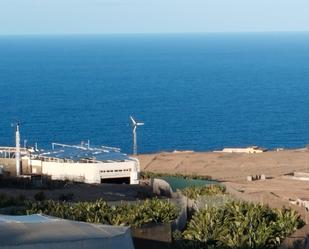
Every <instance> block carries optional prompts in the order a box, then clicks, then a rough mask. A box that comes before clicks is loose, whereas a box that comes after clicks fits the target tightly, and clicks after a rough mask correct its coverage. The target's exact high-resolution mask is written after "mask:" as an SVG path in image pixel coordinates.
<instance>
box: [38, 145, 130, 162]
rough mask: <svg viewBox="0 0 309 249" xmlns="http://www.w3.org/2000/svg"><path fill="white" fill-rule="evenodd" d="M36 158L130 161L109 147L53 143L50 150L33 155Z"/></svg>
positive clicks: (118, 151) (115, 149)
mask: <svg viewBox="0 0 309 249" xmlns="http://www.w3.org/2000/svg"><path fill="white" fill-rule="evenodd" d="M33 155H34V156H38V157H52V158H57V159H67V160H73V161H80V160H83V159H86V160H87V159H89V160H94V161H131V160H133V159H132V158H130V157H129V156H128V155H126V154H124V153H121V152H120V149H117V148H111V147H104V146H102V147H99V148H95V147H89V146H84V145H66V144H56V143H53V149H52V150H41V151H38V152H35V153H33Z"/></svg>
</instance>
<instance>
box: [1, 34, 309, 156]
mask: <svg viewBox="0 0 309 249" xmlns="http://www.w3.org/2000/svg"><path fill="white" fill-rule="evenodd" d="M130 115H133V116H134V117H136V119H137V120H139V121H144V122H145V126H143V127H140V128H139V129H138V150H139V152H141V153H147V152H158V151H172V150H175V149H176V150H196V151H206V150H214V149H222V148H223V147H227V146H248V145H259V146H263V147H266V148H276V147H288V148H294V147H302V146H304V145H306V144H309V33H264V34H263V33H259V34H258V33H256V34H254V33H251V34H250V33H248V34H194V35H193V34H179V35H102V36H45V37H39V36H11V37H9V36H7V37H6V36H2V37H0V145H13V144H14V133H13V132H14V129H13V128H12V127H11V123H14V122H17V121H19V122H21V132H22V140H24V139H27V141H28V142H27V144H28V145H33V144H34V143H35V142H37V143H38V145H39V146H40V147H43V148H49V146H50V143H51V142H61V143H69V144H76V143H80V141H82V140H84V141H85V140H87V139H90V141H91V143H92V144H96V145H101V144H102V145H109V146H116V147H120V148H122V150H123V151H124V152H127V153H130V152H131V148H132V146H131V144H132V134H131V126H130V121H129V116H130Z"/></svg>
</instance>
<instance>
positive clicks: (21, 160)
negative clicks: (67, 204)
mask: <svg viewBox="0 0 309 249" xmlns="http://www.w3.org/2000/svg"><path fill="white" fill-rule="evenodd" d="M18 151H19V153H20V156H19V157H16V154H17V153H18ZM15 161H16V163H15ZM1 164H2V171H4V172H5V171H8V172H10V173H11V175H15V174H16V175H17V176H19V175H47V176H50V177H51V179H53V180H70V181H75V182H85V183H105V182H106V183H109V182H113V183H128V184H138V183H139V172H140V166H139V161H138V160H137V159H135V158H132V157H129V156H127V155H126V154H123V153H120V151H119V149H116V148H110V147H97V148H94V147H90V146H89V145H87V144H86V145H77V146H75V145H65V144H57V143H54V144H53V146H52V149H51V150H40V151H34V150H31V149H29V150H26V149H19V150H16V148H15V147H3V148H0V165H1Z"/></svg>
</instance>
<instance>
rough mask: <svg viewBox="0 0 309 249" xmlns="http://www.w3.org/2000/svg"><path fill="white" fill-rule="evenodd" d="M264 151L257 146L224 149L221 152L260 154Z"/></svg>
mask: <svg viewBox="0 0 309 249" xmlns="http://www.w3.org/2000/svg"><path fill="white" fill-rule="evenodd" d="M265 151H266V150H265V149H263V148H260V147H258V146H252V147H247V148H224V149H223V150H222V152H227V153H262V152H265Z"/></svg>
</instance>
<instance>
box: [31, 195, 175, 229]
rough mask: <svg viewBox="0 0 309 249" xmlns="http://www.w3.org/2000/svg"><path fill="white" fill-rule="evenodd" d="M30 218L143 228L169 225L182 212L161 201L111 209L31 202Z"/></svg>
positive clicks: (84, 204) (93, 204)
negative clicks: (148, 225) (47, 216)
mask: <svg viewBox="0 0 309 249" xmlns="http://www.w3.org/2000/svg"><path fill="white" fill-rule="evenodd" d="M25 212H26V214H36V213H43V214H46V215H51V216H55V217H59V218H63V219H70V220H77V221H84V222H91V223H103V224H109V225H120V226H127V225H131V226H134V227H139V226H141V225H143V224H147V223H165V222H170V221H172V220H174V219H176V218H177V216H178V213H179V211H178V208H177V207H176V206H175V205H174V204H172V203H171V202H169V201H162V200H159V199H157V198H154V199H151V200H145V201H143V202H139V203H136V204H125V203H122V204H121V205H119V206H109V205H108V204H107V203H106V202H105V201H103V200H97V201H95V202H77V203H71V202H59V201H52V200H48V201H42V202H28V203H27V206H26V211H25Z"/></svg>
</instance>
